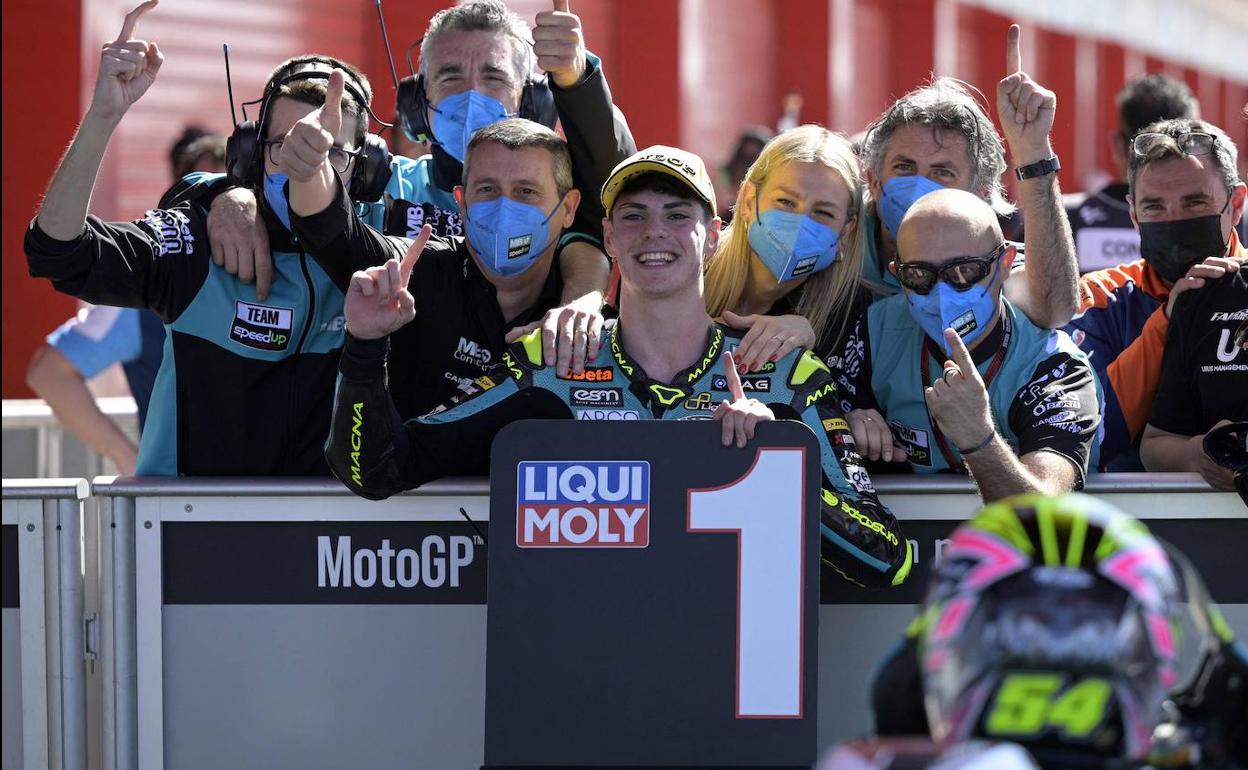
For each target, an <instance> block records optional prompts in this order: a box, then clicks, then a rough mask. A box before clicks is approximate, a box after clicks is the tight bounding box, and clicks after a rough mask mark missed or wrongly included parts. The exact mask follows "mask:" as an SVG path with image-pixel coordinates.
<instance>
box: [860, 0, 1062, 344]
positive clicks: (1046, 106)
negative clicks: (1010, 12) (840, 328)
mask: <svg viewBox="0 0 1248 770" xmlns="http://www.w3.org/2000/svg"><path fill="white" fill-rule="evenodd" d="M1020 35H1021V31H1020V29H1019V27H1018V25H1017V24H1014V25H1011V27H1010V30H1009V33H1008V37H1007V39H1006V51H1005V62H1006V70H1005V76H1004V77H1003V78H1002V79H1001V80H1000V81H999V82H998V83H997V115H998V116H999V118H1000V120H1001V131H1002V133H1003V134H1004V135H1005V144H1008V146H1009V151H1010V160H1011V161H1012V162H1013V163H1014V165H1015V174H1016V175H1017V177H1018V187H1017V191H1018V199H1019V204H1020V208H1021V211H1022V214H1023V217H1024V218H1025V220H1026V222H1027V229H1026V242H1025V251H1026V260H1025V265H1024V264H1023V263H1024V260H1023V259H1022V256H1021V255H1020V257H1019V259H1018V260H1016V263H1015V265H1014V271H1013V272H1014V273H1015V275H1014V276H1012V278H1011V280H1010V281H1009V282H1007V283H1006V289H1005V291H1006V296H1007V297H1009V299H1010V301H1011V302H1013V303H1014V306H1015V307H1017V308H1018V309H1019V310H1021V311H1022V312H1023V313H1024V314H1025V315H1026V316H1027V317H1028V319H1030V320H1031V321H1033V322H1035V323H1036V324H1038V325H1040V326H1043V327H1045V328H1056V327H1059V326H1061V325H1062V324H1065V323H1067V322H1068V321H1070V319H1071V317H1072V316H1073V315H1074V314H1075V311H1076V308H1077V305H1078V297H1077V295H1076V293H1075V283H1076V280H1077V278H1078V275H1079V271H1078V263H1077V261H1076V260H1075V246H1074V242H1073V241H1072V240H1071V237H1070V223H1069V222H1067V220H1066V213H1065V209H1063V208H1062V196H1061V190H1060V187H1059V185H1058V181H1057V172H1058V171H1059V170H1060V169H1061V166H1060V164H1059V163H1058V159H1057V155H1056V154H1055V153H1054V151H1053V144H1052V141H1051V132H1052V129H1053V121H1054V116H1055V114H1056V109H1057V96H1056V95H1055V94H1054V93H1053V92H1052V91H1050V90H1049V89H1047V88H1045V87H1043V86H1042V85H1040V84H1039V83H1037V82H1036V81H1035V80H1033V79H1032V78H1031V76H1030V75H1028V74H1027V73H1026V72H1025V71H1023V57H1022V53H1021V50H1020V44H1019V37H1020ZM976 93H977V92H974V91H973V89H972V87H970V86H969V85H967V84H965V83H963V82H961V81H958V80H954V79H952V78H938V79H936V80H935V81H933V82H932V83H930V84H928V85H925V86H923V87H921V88H917V89H915V90H913V91H911V92H910V93H908V94H906V95H905V96H903V97H901V98H900V99H898V100H897V101H896V102H895V103H894V104H893V105H892V106H891V107H889V108H888V110H887V111H885V113H884V114H883V115H881V116H880V117H879V118H877V119H876V120H875V122H873V123H872V124H871V126H870V127H869V128H868V130H867V136H866V138H865V144H864V147H863V151H862V157H863V165H864V166H865V168H866V172H867V183H868V190H869V192H870V196H869V201H868V203H867V206H866V208H865V211H864V215H863V224H862V227H864V228H865V233H866V240H865V252H864V254H863V261H862V271H863V272H862V277H863V279H864V281H866V283H867V285H868V287H869V288H870V289H871V290H872V292H873V293H874V294H876V295H877V296H882V295H889V294H894V293H896V292H898V291H900V289H901V287H900V286H899V285H898V284H897V280H896V278H895V277H894V276H893V275H892V274H891V273H890V272H889V271H888V264H889V262H890V260H892V259H894V258H895V255H896V253H897V246H896V239H897V235H898V234H897V229H898V226H899V225H900V224H901V220H902V217H903V216H904V215H905V213H906V210H907V209H908V208H909V207H910V206H912V205H913V204H914V202H915V201H916V200H918V199H919V198H921V197H922V196H923V195H925V194H928V193H930V192H932V191H933V190H939V189H942V188H948V189H957V190H966V191H968V192H972V193H975V194H976V195H977V196H979V197H980V198H981V199H983V200H984V201H985V202H987V203H988V204H989V205H990V206H992V208H993V210H994V211H995V212H996V213H997V214H999V215H1000V216H1002V217H1008V216H1010V215H1011V214H1012V213H1014V211H1015V207H1014V205H1013V204H1012V203H1010V202H1009V201H1007V200H1006V198H1005V189H1004V186H1003V185H1002V175H1003V174H1004V173H1005V170H1006V159H1005V146H1003V143H1002V141H1001V137H1000V136H998V134H997V131H996V129H995V128H994V127H993V124H992V120H991V119H990V118H989V117H988V111H987V108H986V107H985V106H984V105H983V104H981V100H980V99H978V98H976Z"/></svg>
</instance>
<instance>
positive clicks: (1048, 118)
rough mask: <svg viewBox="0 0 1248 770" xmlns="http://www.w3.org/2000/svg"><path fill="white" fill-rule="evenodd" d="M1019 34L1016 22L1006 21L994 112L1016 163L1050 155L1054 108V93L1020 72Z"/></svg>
mask: <svg viewBox="0 0 1248 770" xmlns="http://www.w3.org/2000/svg"><path fill="white" fill-rule="evenodd" d="M1021 34H1022V33H1021V31H1020V29H1019V26H1018V25H1017V24H1011V25H1010V31H1009V36H1008V38H1007V39H1006V47H1005V77H1003V78H1002V79H1001V82H999V83H997V115H998V116H999V117H1000V118H1001V132H1002V133H1004V134H1005V140H1006V141H1007V142H1009V145H1010V156H1011V157H1012V159H1013V161H1014V165H1016V166H1026V165H1028V164H1031V163H1036V162H1038V161H1041V160H1045V159H1047V158H1049V157H1051V156H1052V155H1053V145H1052V144H1051V143H1050V141H1049V133H1050V132H1051V131H1052V130H1053V116H1054V114H1055V112H1056V110H1057V94H1055V93H1053V92H1052V91H1050V90H1049V89H1047V88H1045V87H1044V86H1042V85H1040V84H1039V83H1037V82H1036V81H1034V80H1032V79H1031V76H1030V75H1028V74H1027V73H1026V72H1023V55H1022V52H1021V51H1020V49H1019V37H1020V36H1021Z"/></svg>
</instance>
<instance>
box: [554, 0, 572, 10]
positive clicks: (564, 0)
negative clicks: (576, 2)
mask: <svg viewBox="0 0 1248 770" xmlns="http://www.w3.org/2000/svg"><path fill="white" fill-rule="evenodd" d="M570 5H571V0H555V10H556V11H558V12H559V13H572V9H571V8H570V7H569V6H570Z"/></svg>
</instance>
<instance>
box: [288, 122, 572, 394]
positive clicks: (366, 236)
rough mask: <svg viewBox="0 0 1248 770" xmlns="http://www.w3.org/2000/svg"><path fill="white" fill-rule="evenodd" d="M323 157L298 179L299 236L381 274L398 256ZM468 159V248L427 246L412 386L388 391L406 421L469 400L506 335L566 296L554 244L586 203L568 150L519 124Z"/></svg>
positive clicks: (408, 342)
mask: <svg viewBox="0 0 1248 770" xmlns="http://www.w3.org/2000/svg"><path fill="white" fill-rule="evenodd" d="M320 130H324V129H320ZM292 133H293V132H292ZM328 148H329V144H328V143H325V144H322V145H320V148H319V149H320V152H319V156H320V157H319V158H317V159H314V160H315V162H316V165H315V166H309V165H308V164H301V166H300V167H299V168H292V171H291V183H290V201H291V212H292V214H293V216H292V224H293V226H294V228H295V233H296V235H297V236H298V237H299V239H300V241H301V242H302V243H303V244H304V246H305V247H306V248H307V249H308V250H309V251H310V252H312V253H313V254H317V255H320V256H321V257H322V258H323V259H325V260H329V259H334V255H340V254H351V255H353V257H352V259H353V261H356V262H358V263H360V264H361V265H365V266H366V265H380V264H383V263H384V262H385V261H386V260H387V259H388V258H389V257H390V256H391V254H392V253H393V249H394V248H395V246H394V245H392V243H391V239H390V238H389V237H388V236H384V235H382V234H381V233H379V232H377V230H375V229H373V228H371V227H369V226H368V225H367V224H365V223H364V221H363V220H362V219H361V218H360V217H359V216H358V214H357V212H356V210H355V207H353V206H352V205H351V201H350V199H349V198H348V197H347V195H346V193H345V191H344V189H343V187H342V184H341V183H340V182H339V181H338V178H337V175H336V174H335V173H333V171H332V167H330V166H329V164H328V163H325V158H326V153H327V152H328ZM467 153H468V154H467V157H468V159H469V160H470V161H471V162H470V163H469V164H468V166H467V170H468V173H469V176H468V177H467V178H466V179H465V180H464V181H465V186H464V187H463V188H461V189H460V190H459V191H458V192H457V195H458V196H459V200H460V204H461V206H462V208H463V210H464V211H465V212H468V214H469V216H468V226H467V230H468V237H467V238H464V237H462V236H450V237H448V238H445V239H442V238H434V239H432V240H430V241H429V243H428V244H427V245H426V247H425V248H424V251H423V254H422V255H421V258H420V260H419V261H418V262H417V263H416V266H415V267H414V268H413V270H412V275H411V282H410V284H409V285H410V291H411V293H412V296H413V299H414V309H415V313H416V317H415V319H414V320H413V321H412V322H411V323H410V324H408V325H407V326H405V327H404V330H405V331H406V332H407V333H406V335H405V336H404V337H403V338H402V343H396V345H395V356H396V357H401V358H403V359H405V360H406V361H405V363H406V367H405V371H407V372H408V375H407V376H406V377H404V378H401V379H398V380H396V379H395V378H394V377H393V376H392V377H391V380H390V381H391V386H392V392H394V403H395V408H396V409H398V412H399V414H400V415H401V416H403V417H409V416H416V415H421V414H424V413H426V412H428V411H429V410H430V409H433V408H434V407H435V406H437V405H438V404H441V403H443V402H445V401H447V400H449V399H450V398H452V397H453V396H455V395H459V394H464V393H468V392H471V391H472V390H473V388H474V386H473V381H474V380H476V379H478V378H479V377H481V376H483V375H485V374H486V373H487V372H489V371H490V370H491V369H493V368H494V367H495V366H497V365H498V362H499V358H500V357H501V356H502V354H503V350H504V349H505V348H506V345H507V343H506V342H505V340H504V336H505V335H506V334H507V330H508V329H510V328H512V327H514V326H518V325H522V324H527V323H530V322H532V321H535V320H538V319H540V318H541V317H542V314H543V313H544V312H545V311H546V309H547V308H550V307H553V306H554V305H555V304H556V302H557V300H558V296H559V290H560V287H561V285H562V282H561V278H560V274H559V265H558V260H557V259H556V258H555V255H556V251H557V249H556V243H557V242H558V240H559V237H560V234H561V233H562V232H563V230H564V228H565V227H567V226H568V225H570V224H571V223H572V220H573V215H574V213H575V211H576V209H577V204H578V203H579V202H580V197H581V194H580V192H579V191H577V190H575V189H573V187H572V171H571V159H570V158H569V156H568V147H567V143H566V142H564V141H563V140H562V139H560V138H559V135H558V134H556V133H555V132H554V131H551V130H550V129H549V128H546V127H545V126H543V125H540V124H538V123H534V122H533V121H531V120H524V119H522V118H512V119H510V120H504V121H502V122H499V123H495V124H493V125H491V126H487V127H485V128H483V129H481V130H480V131H478V132H477V133H476V134H474V135H473V138H472V141H471V143H470V144H469V146H468V150H467ZM321 168H324V169H325V173H324V175H322V174H321V173H319V172H318V171H317V169H321ZM301 211H303V212H310V211H315V212H316V213H315V214H309V216H306V217H301V216H300V212H301ZM517 217H524V218H525V219H524V221H523V222H520V220H518V219H517ZM517 223H519V224H520V225H521V227H520V228H519V229H515V226H516V225H517ZM399 240H400V239H395V241H396V242H397V241H399ZM521 243H522V244H523V246H522V247H517V248H509V246H512V245H518V244H521ZM344 285H345V282H344ZM583 342H584V338H583V337H582V343H583ZM583 351H584V346H583V344H582V354H583Z"/></svg>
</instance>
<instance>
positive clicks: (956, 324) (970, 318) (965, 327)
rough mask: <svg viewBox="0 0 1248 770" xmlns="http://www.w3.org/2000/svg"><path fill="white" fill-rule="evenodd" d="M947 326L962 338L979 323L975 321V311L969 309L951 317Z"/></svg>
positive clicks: (976, 327)
mask: <svg viewBox="0 0 1248 770" xmlns="http://www.w3.org/2000/svg"><path fill="white" fill-rule="evenodd" d="M949 326H950V327H952V328H953V330H954V331H955V332H957V333H958V336H959V337H963V338H965V337H966V335H968V334H970V333H971V332H973V331H975V330H976V329H978V328H979V324H978V323H976V322H975V313H974V312H973V311H970V310H968V311H966V312H965V313H963V314H962V315H960V316H958V317H957V318H955V319H953V320H952V321H951V322H950V323H949Z"/></svg>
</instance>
